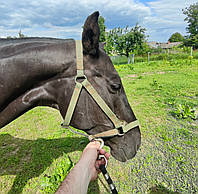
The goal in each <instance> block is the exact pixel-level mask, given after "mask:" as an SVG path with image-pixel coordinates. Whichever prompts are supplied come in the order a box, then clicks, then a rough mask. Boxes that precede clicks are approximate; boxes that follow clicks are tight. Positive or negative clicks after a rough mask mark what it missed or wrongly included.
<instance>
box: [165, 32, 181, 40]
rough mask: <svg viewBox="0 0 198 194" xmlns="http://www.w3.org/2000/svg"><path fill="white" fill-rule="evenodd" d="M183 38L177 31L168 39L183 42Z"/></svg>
mask: <svg viewBox="0 0 198 194" xmlns="http://www.w3.org/2000/svg"><path fill="white" fill-rule="evenodd" d="M183 40H184V37H183V36H182V35H181V34H180V33H179V32H175V33H174V34H172V35H171V37H170V38H169V39H168V41H169V42H183Z"/></svg>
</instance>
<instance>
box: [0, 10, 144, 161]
mask: <svg viewBox="0 0 198 194" xmlns="http://www.w3.org/2000/svg"><path fill="white" fill-rule="evenodd" d="M98 17H99V12H94V13H93V14H91V15H90V16H88V17H87V19H86V21H85V23H84V26H83V32H82V47H83V48H82V49H83V65H84V73H85V75H86V78H87V79H88V80H89V82H90V83H91V84H92V86H93V87H94V88H95V90H96V91H97V93H98V94H99V95H100V97H101V98H102V99H103V100H104V101H105V103H106V104H107V106H108V107H109V108H110V109H111V110H112V112H113V113H114V114H115V115H116V117H117V118H118V119H120V120H122V121H124V122H126V123H130V122H133V121H135V120H136V117H135V115H134V113H133V111H132V109H131V107H130V105H129V103H128V100H127V97H126V94H125V91H124V88H123V85H122V82H121V79H120V77H119V75H118V73H117V71H116V70H115V68H114V66H113V63H112V61H111V60H110V57H109V56H108V55H107V54H106V53H105V52H104V51H103V49H101V48H100V47H99V35H100V30H99V26H98ZM76 66H77V60H76V45H75V41H74V40H73V39H55V38H22V39H10V40H9V39H8V40H6V39H0V93H1V95H0V128H2V127H4V126H5V125H7V124H8V123H10V122H11V121H13V120H14V119H16V118H18V117H19V116H21V115H22V114H24V113H25V112H27V111H28V110H30V109H33V108H34V107H36V106H49V107H52V108H55V109H57V110H59V111H60V114H61V116H62V117H63V119H64V118H65V115H66V113H67V109H68V106H69V104H70V99H71V96H72V94H73V90H74V88H75V76H76V74H77V69H76ZM70 125H71V126H72V127H74V128H78V129H80V130H82V131H85V132H86V133H87V134H90V135H93V134H96V133H101V132H104V131H108V130H111V129H114V127H115V126H114V124H113V122H112V121H111V120H110V119H109V117H108V116H107V115H106V114H104V111H103V110H102V109H101V108H100V106H98V104H97V103H96V101H95V100H94V99H93V98H92V96H91V95H90V94H89V93H88V92H87V90H86V89H85V88H82V90H81V92H80V96H79V99H78V101H77V104H76V107H75V110H74V112H73V115H72V118H71V122H70ZM104 141H105V145H107V146H109V147H110V149H111V154H112V156H113V157H114V158H115V159H117V160H119V161H121V162H125V161H127V160H129V159H131V158H133V157H134V156H135V155H136V153H137V150H138V149H139V147H140V144H141V133H140V128H139V126H135V127H134V128H133V129H132V130H129V131H128V132H126V133H125V134H123V135H116V136H113V137H107V138H104Z"/></svg>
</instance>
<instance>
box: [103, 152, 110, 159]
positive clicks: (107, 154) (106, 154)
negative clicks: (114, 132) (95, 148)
mask: <svg viewBox="0 0 198 194" xmlns="http://www.w3.org/2000/svg"><path fill="white" fill-rule="evenodd" d="M104 156H105V157H106V159H107V160H108V159H109V157H110V154H109V153H107V152H106V153H105V154H104Z"/></svg>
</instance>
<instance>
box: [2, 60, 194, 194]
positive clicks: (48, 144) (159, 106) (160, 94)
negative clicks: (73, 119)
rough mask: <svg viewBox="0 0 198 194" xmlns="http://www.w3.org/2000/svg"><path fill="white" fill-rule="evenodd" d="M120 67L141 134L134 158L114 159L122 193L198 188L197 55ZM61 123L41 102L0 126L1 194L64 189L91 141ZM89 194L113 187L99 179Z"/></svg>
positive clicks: (114, 173) (110, 167) (114, 175)
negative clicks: (73, 132) (65, 181)
mask: <svg viewBox="0 0 198 194" xmlns="http://www.w3.org/2000/svg"><path fill="white" fill-rule="evenodd" d="M115 66H116V69H117V71H118V72H119V74H120V76H121V78H122V82H123V85H124V88H125V91H126V93H127V96H128V100H129V102H130V104H131V106H132V108H133V111H134V112H135V114H136V116H137V118H138V119H139V120H140V123H141V133H142V145H141V148H140V150H139V151H138V154H137V155H136V157H135V158H134V159H132V160H130V161H128V162H126V163H121V162H118V161H116V160H115V159H114V158H111V159H110V162H109V165H108V171H109V173H110V175H111V176H112V179H113V180H114V182H115V185H116V186H117V189H118V190H119V193H164V194H165V193H185V194H186V193H196V192H198V185H197V182H198V164H197V161H198V152H197V145H198V120H197V110H198V60H197V59H192V58H189V59H175V60H173V59H171V60H169V61H167V60H166V59H165V60H161V61H153V62H150V63H149V64H147V63H136V64H134V65H131V64H129V65H126V64H121V65H115ZM60 123H61V117H60V114H59V113H58V112H57V111H56V110H53V109H50V108H43V107H38V108H35V109H34V110H31V111H29V112H28V113H26V114H25V115H23V116H21V117H20V118H19V119H17V120H15V121H14V122H12V123H11V124H9V125H8V126H6V127H4V128H3V129H1V131H0V193H3V194H4V193H10V194H11V193H53V192H54V191H55V190H56V189H57V187H58V185H59V184H60V182H61V181H62V180H63V179H64V177H65V176H66V174H67V173H68V171H69V170H70V169H71V168H72V166H73V165H75V163H76V162H77V161H78V159H79V157H80V154H81V152H82V150H83V148H84V147H85V146H86V144H87V143H88V141H87V139H86V138H83V137H80V136H78V135H74V134H72V133H70V132H69V131H65V130H64V129H62V128H61V127H60ZM106 149H107V150H108V148H106ZM100 179H102V180H103V181H104V179H103V177H102V175H100ZM105 185H106V183H105ZM106 186H107V185H106ZM89 193H108V191H107V190H106V188H105V186H104V185H103V184H102V183H101V181H100V180H97V181H95V182H92V183H91V184H90V186H89Z"/></svg>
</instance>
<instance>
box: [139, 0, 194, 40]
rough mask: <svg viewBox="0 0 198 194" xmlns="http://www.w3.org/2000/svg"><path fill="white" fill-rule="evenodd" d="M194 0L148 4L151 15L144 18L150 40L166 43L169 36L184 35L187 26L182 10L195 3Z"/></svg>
mask: <svg viewBox="0 0 198 194" xmlns="http://www.w3.org/2000/svg"><path fill="white" fill-rule="evenodd" d="M195 2H196V0H188V1H186V0H174V1H173V0H157V1H152V2H149V3H148V6H149V8H150V9H151V13H152V14H151V15H149V16H147V17H145V18H144V22H143V23H142V24H143V25H144V26H146V28H147V31H148V34H149V35H150V40H156V41H157V40H158V41H159V40H160V41H167V40H168V38H170V36H171V34H173V33H175V32H180V33H181V34H183V35H184V34H185V32H186V30H185V28H186V26H187V24H186V23H185V22H184V18H185V15H184V14H183V12H182V9H184V8H185V7H188V6H189V5H191V4H193V3H195Z"/></svg>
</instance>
